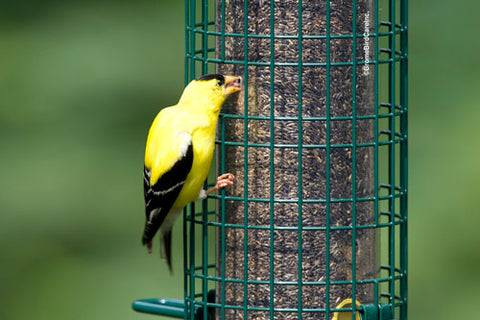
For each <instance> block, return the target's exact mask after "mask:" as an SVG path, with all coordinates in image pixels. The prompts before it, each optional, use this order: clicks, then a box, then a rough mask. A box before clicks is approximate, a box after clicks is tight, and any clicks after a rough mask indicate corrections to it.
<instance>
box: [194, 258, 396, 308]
mask: <svg viewBox="0 0 480 320" xmlns="http://www.w3.org/2000/svg"><path fill="white" fill-rule="evenodd" d="M380 269H382V270H387V271H388V270H390V266H388V265H382V266H380ZM395 274H396V275H395V276H394V279H395V280H401V279H402V278H403V273H402V270H400V269H399V268H395ZM194 277H195V279H202V280H203V279H206V280H212V281H220V280H221V278H220V277H214V276H203V275H201V274H195V275H194ZM224 281H225V282H227V283H241V284H243V282H244V279H233V278H225V279H224ZM390 281H391V277H390V276H387V277H383V278H373V279H362V280H357V284H369V283H375V282H390ZM247 284H257V285H258V284H260V285H267V284H270V281H269V280H248V281H247ZM273 284H274V285H280V286H282V285H283V286H298V284H299V282H298V281H274V282H273ZM302 284H303V285H304V286H317V285H323V286H325V285H326V284H327V281H303V282H302ZM329 284H330V285H350V284H352V281H351V280H337V281H330V282H329ZM195 296H196V297H201V296H202V294H200V295H195ZM401 303H402V302H399V304H401ZM242 307H243V306H242ZM266 310H268V308H267V309H266Z"/></svg>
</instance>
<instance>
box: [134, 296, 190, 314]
mask: <svg viewBox="0 0 480 320" xmlns="http://www.w3.org/2000/svg"><path fill="white" fill-rule="evenodd" d="M132 308H133V310H135V311H138V312H143V313H150V314H156V315H161V316H167V317H172V318H179V319H182V318H184V316H185V301H183V300H176V299H141V300H137V301H134V302H133V304H132Z"/></svg>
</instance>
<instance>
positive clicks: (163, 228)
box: [142, 74, 242, 270]
mask: <svg viewBox="0 0 480 320" xmlns="http://www.w3.org/2000/svg"><path fill="white" fill-rule="evenodd" d="M241 82H242V79H241V78H240V77H234V76H223V75H220V74H208V75H204V76H201V77H199V78H197V79H195V80H193V81H192V82H190V83H189V84H188V85H187V87H186V88H185V89H184V91H183V94H182V96H181V98H180V100H179V101H178V103H177V104H176V105H174V106H171V107H167V108H164V109H162V110H161V111H160V112H159V113H158V115H157V116H156V117H155V119H154V120H153V123H152V125H151V127H150V130H149V132H148V137H147V145H146V148H145V163H144V172H143V181H144V195H145V213H146V222H145V230H144V232H143V237H142V244H143V245H145V246H147V248H148V252H149V253H151V252H152V239H153V237H154V236H155V234H156V233H157V231H160V237H161V238H160V244H161V256H162V258H163V259H165V260H166V262H167V264H168V266H169V268H170V270H171V268H172V266H171V242H172V226H173V223H174V222H175V220H176V218H177V217H178V215H179V214H180V213H181V211H182V209H183V207H185V206H186V205H187V204H188V203H190V202H192V201H195V200H197V199H204V198H205V197H206V196H207V195H208V194H209V193H211V192H214V191H216V190H218V189H221V188H224V187H227V186H230V185H232V184H233V180H234V176H233V175H232V174H229V173H227V174H224V175H221V176H220V177H218V179H217V184H216V185H215V186H214V187H212V188H210V189H208V190H203V184H204V182H205V180H206V178H207V175H208V172H209V170H210V165H211V163H212V158H213V153H214V149H215V131H216V127H217V121H218V115H219V113H220V108H221V107H222V104H223V102H224V101H225V99H226V98H227V96H229V95H230V94H232V93H234V92H237V91H239V90H240V87H241Z"/></svg>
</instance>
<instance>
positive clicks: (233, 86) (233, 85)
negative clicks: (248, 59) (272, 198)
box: [225, 76, 242, 96]
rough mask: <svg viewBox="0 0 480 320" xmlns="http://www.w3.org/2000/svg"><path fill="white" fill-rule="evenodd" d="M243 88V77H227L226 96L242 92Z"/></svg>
mask: <svg viewBox="0 0 480 320" xmlns="http://www.w3.org/2000/svg"><path fill="white" fill-rule="evenodd" d="M241 86H242V77H234V76H225V95H227V96H228V95H230V94H232V93H234V92H237V91H240V89H241Z"/></svg>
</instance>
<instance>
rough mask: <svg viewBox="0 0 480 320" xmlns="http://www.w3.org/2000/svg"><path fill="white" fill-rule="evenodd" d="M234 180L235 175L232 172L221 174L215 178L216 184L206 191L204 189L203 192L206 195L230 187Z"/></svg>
mask: <svg viewBox="0 0 480 320" xmlns="http://www.w3.org/2000/svg"><path fill="white" fill-rule="evenodd" d="M234 180H235V176H234V175H233V174H231V173H225V174H222V175H221V176H219V177H218V178H217V184H216V185H215V187H212V188H210V189H208V190H207V191H205V194H206V195H208V194H210V193H212V192H214V191H217V190H220V189H223V188H226V187H230V186H232V185H233V181H234Z"/></svg>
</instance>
